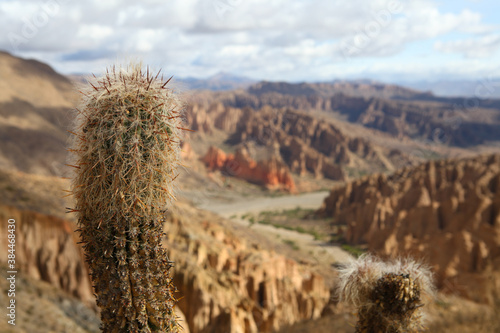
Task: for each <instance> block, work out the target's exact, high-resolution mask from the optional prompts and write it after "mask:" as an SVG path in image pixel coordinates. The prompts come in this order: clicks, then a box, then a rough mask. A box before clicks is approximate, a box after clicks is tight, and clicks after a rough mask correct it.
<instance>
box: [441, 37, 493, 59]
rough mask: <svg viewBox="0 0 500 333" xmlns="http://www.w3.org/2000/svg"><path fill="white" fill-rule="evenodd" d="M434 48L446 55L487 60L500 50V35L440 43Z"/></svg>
mask: <svg viewBox="0 0 500 333" xmlns="http://www.w3.org/2000/svg"><path fill="white" fill-rule="evenodd" d="M434 48H435V49H436V50H438V51H440V52H444V53H460V54H463V55H464V56H465V57H467V58H487V57H490V56H492V55H493V54H495V53H496V52H497V51H498V49H499V48H500V34H496V35H486V36H482V37H479V38H474V39H472V38H469V39H462V40H456V41H449V42H441V41H438V42H436V43H435V44H434Z"/></svg>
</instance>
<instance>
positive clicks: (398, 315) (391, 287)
mask: <svg viewBox="0 0 500 333" xmlns="http://www.w3.org/2000/svg"><path fill="white" fill-rule="evenodd" d="M338 290H339V296H340V300H341V301H345V302H346V303H350V304H351V305H353V306H354V307H355V308H356V309H357V315H358V322H357V324H356V333H372V332H373V333H379V332H382V333H403V332H418V331H421V330H423V329H424V326H423V314H422V306H423V303H422V299H423V298H425V297H428V296H430V297H432V296H433V295H434V286H433V283H432V275H431V273H430V271H429V270H428V269H427V268H426V267H424V266H423V265H422V264H420V263H417V262H415V261H413V260H410V259H406V260H395V261H392V262H383V261H381V260H379V259H377V258H376V257H373V256H370V255H363V256H361V257H360V258H358V259H357V260H353V261H352V262H350V263H348V264H347V265H345V266H344V267H343V268H341V269H340V270H339V286H338Z"/></svg>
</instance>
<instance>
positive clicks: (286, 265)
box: [0, 203, 330, 333]
mask: <svg viewBox="0 0 500 333" xmlns="http://www.w3.org/2000/svg"><path fill="white" fill-rule="evenodd" d="M10 218H13V219H15V220H16V268H17V269H18V271H19V272H20V273H22V274H24V275H25V276H29V277H31V278H33V279H35V280H43V281H47V282H49V283H51V284H52V285H54V286H57V287H59V288H61V289H63V290H65V291H66V292H68V293H71V294H72V295H74V296H76V297H78V298H79V299H81V300H83V301H84V302H85V303H86V304H87V305H90V306H92V305H93V304H94V302H95V300H94V298H93V293H92V290H91V286H90V282H89V278H88V270H87V267H86V266H85V264H84V261H83V258H82V251H81V249H80V246H79V245H77V242H78V241H79V239H78V234H77V233H75V232H74V230H75V228H74V224H73V223H72V222H69V221H66V220H63V219H60V218H58V217H54V216H48V215H43V214H40V213H35V212H30V211H21V210H18V209H17V208H14V207H10V206H0V227H1V228H3V230H7V226H6V224H7V223H8V222H7V221H8V219H10ZM166 220H167V221H166V224H165V232H166V235H167V236H166V239H165V242H164V246H165V247H166V248H167V249H168V253H169V257H170V259H172V260H173V261H174V262H175V269H174V281H175V285H176V287H177V288H178V290H179V292H178V293H177V294H176V296H177V297H178V298H179V299H180V300H179V304H178V309H179V310H180V311H179V312H178V315H179V316H180V317H181V318H185V319H183V322H182V323H181V324H182V325H183V326H184V327H186V330H185V332H194V333H199V332H214V331H216V332H231V333H236V332H243V333H251V332H271V331H273V330H277V329H279V328H280V327H283V326H286V325H291V324H293V323H297V322H299V321H302V320H306V319H314V318H318V317H319V316H320V315H321V313H322V311H323V310H324V308H325V306H326V305H327V303H328V301H329V298H330V292H329V290H328V287H327V286H326V283H325V281H324V278H323V277H322V276H321V275H319V274H316V273H314V272H312V271H311V270H310V269H309V268H307V267H305V266H303V265H301V264H298V263H297V262H295V261H293V260H290V259H287V258H286V257H284V256H283V255H280V254H277V253H275V252H273V251H269V250H266V249H264V248H261V247H259V246H257V245H255V244H252V242H250V241H248V240H245V237H244V236H243V237H242V235H237V234H234V233H233V232H232V231H230V230H231V227H230V226H229V225H226V224H225V222H224V221H221V220H220V217H218V216H216V215H214V214H210V213H207V212H203V211H199V210H197V209H195V208H192V207H190V206H188V205H186V204H181V203H179V204H178V205H176V207H174V208H172V209H171V210H170V211H169V212H168V213H167V216H166ZM6 240H7V238H6V237H2V238H1V239H0V249H1V251H2V253H7V243H6ZM6 259H7V256H2V258H0V263H2V264H5V263H6V262H5V261H6ZM184 314H185V316H184Z"/></svg>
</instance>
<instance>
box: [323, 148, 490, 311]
mask: <svg viewBox="0 0 500 333" xmlns="http://www.w3.org/2000/svg"><path fill="white" fill-rule="evenodd" d="M319 213H320V214H321V215H324V216H330V217H333V218H334V221H335V223H336V224H339V225H347V231H346V234H345V238H346V240H347V241H348V242H350V243H352V244H368V248H369V250H370V251H373V252H375V253H378V254H380V255H382V256H401V255H403V256H404V255H412V256H415V257H418V258H421V259H423V260H424V261H426V262H428V263H429V264H430V265H431V266H432V267H433V269H434V271H435V272H436V280H437V284H438V287H440V288H442V289H444V290H448V291H451V292H455V293H458V294H460V295H462V296H466V297H469V298H471V299H473V300H476V301H481V302H486V303H492V302H493V300H494V299H495V297H496V298H497V299H498V297H499V296H500V155H486V156H479V157H476V158H469V159H462V160H448V161H430V162H427V163H425V164H422V165H420V166H418V167H414V168H406V169H403V170H401V171H399V172H396V173H395V174H394V175H392V176H389V177H388V176H385V175H372V176H369V177H365V178H363V179H360V180H357V181H354V182H351V183H348V184H347V185H345V186H342V187H338V188H334V189H333V190H332V191H331V193H330V195H329V196H328V197H327V198H326V199H325V201H324V203H323V206H322V208H321V209H320V211H319Z"/></svg>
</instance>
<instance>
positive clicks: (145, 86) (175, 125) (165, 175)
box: [70, 64, 183, 332]
mask: <svg viewBox="0 0 500 333" xmlns="http://www.w3.org/2000/svg"><path fill="white" fill-rule="evenodd" d="M158 74H159V72H158ZM158 74H157V75H156V76H154V75H153V74H151V73H150V72H149V69H147V70H143V69H142V66H141V65H140V64H130V65H129V66H124V67H118V68H115V67H113V68H111V69H108V70H107V72H106V74H105V75H104V76H102V77H100V78H95V82H93V83H92V82H90V83H89V84H90V86H89V88H88V89H87V90H85V91H83V92H82V94H83V96H84V97H83V103H82V106H81V107H80V108H79V109H78V117H77V120H76V129H75V131H74V133H73V134H74V135H75V137H74V140H73V146H72V148H71V149H70V151H72V152H73V156H74V159H75V161H74V162H73V165H72V166H74V167H75V168H76V174H75V176H74V179H73V182H72V190H73V194H74V196H75V199H76V208H75V209H73V211H75V212H77V215H78V226H79V232H80V236H81V240H82V243H83V244H84V245H83V247H84V251H85V257H86V261H87V263H88V264H89V267H90V272H91V280H92V283H93V287H94V290H95V294H96V297H97V305H98V306H99V308H100V309H101V321H102V324H101V329H102V330H103V332H176V331H177V330H178V328H179V325H178V324H177V322H176V318H175V314H174V305H175V298H174V296H173V292H174V291H175V288H174V287H173V285H172V279H171V277H170V275H169V269H170V268H171V267H172V262H171V261H169V259H168V257H167V255H166V251H165V249H164V248H162V245H161V241H162V238H163V237H162V236H163V235H164V234H163V230H162V229H163V218H162V214H163V212H164V210H165V205H166V204H167V203H169V202H170V201H172V200H173V199H175V197H174V192H173V190H174V186H173V180H174V179H175V177H176V169H177V167H178V165H179V152H180V148H179V141H180V133H181V131H182V130H183V128H181V127H180V124H181V120H180V112H181V108H182V105H181V104H180V101H179V99H178V98H177V96H176V94H175V93H174V91H173V90H172V89H170V88H169V87H167V83H168V82H169V81H170V80H168V81H167V82H163V80H162V78H160V79H159V78H158V76H159V75H158Z"/></svg>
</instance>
